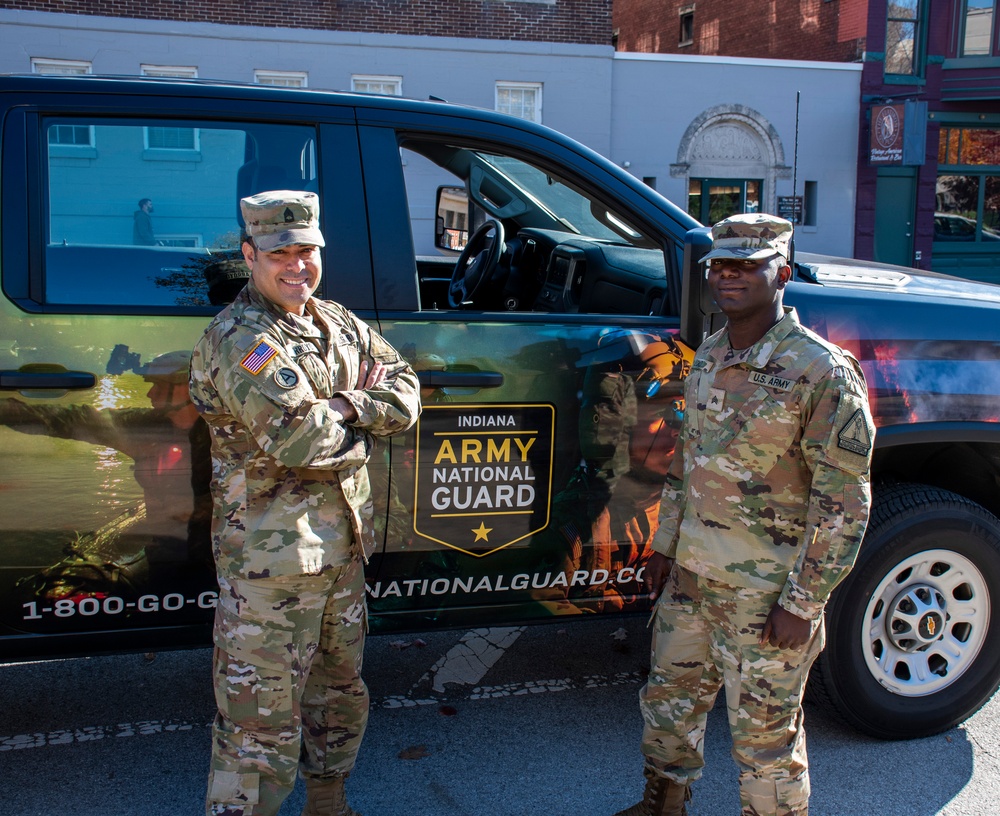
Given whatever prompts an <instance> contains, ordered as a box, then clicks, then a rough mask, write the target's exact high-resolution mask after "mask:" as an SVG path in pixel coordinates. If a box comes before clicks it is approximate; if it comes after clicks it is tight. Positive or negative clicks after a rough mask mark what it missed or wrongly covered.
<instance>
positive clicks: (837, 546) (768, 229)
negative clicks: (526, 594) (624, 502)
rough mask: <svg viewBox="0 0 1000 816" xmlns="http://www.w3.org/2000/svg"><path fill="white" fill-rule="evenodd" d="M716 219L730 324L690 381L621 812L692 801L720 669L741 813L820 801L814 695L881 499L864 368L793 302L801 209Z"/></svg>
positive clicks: (715, 282) (722, 303) (713, 277)
mask: <svg viewBox="0 0 1000 816" xmlns="http://www.w3.org/2000/svg"><path fill="white" fill-rule="evenodd" d="M712 235H713V249H712V251H711V252H709V253H708V255H706V256H705V258H704V259H703V260H706V261H708V285H709V287H710V289H711V290H712V294H713V295H714V297H715V300H716V302H717V303H718V305H719V307H720V308H721V309H722V311H723V312H724V313H725V314H726V316H727V318H728V326H727V327H726V328H724V329H723V330H721V331H720V332H718V333H716V334H714V335H712V336H711V337H709V338H708V339H707V340H706V341H705V343H704V344H703V345H702V346H701V348H700V349H699V350H698V353H697V355H696V357H695V361H694V363H693V366H692V373H691V375H690V376H689V377H688V379H687V380H686V383H685V401H686V410H685V415H684V421H683V424H682V427H681V431H680V439H679V442H678V445H679V452H682V455H678V456H675V457H674V460H673V462H672V463H671V468H670V474H669V476H668V478H667V483H666V486H665V488H664V494H663V502H662V510H661V517H660V528H659V530H658V532H657V534H656V536H655V537H654V540H653V549H654V550H655V552H654V554H653V555H652V556H651V558H650V561H649V563H648V565H647V568H646V576H645V580H646V584H647V587H648V588H649V590H650V592H651V594H652V595H653V597H656V596H659V601H658V604H657V606H656V610H655V613H654V616H655V629H654V634H653V643H652V667H651V671H650V675H649V679H648V681H647V683H646V685H645V686H644V687H643V689H642V691H641V693H640V706H641V710H642V714H643V719H644V722H645V728H644V732H643V740H642V749H643V753H644V754H645V757H646V762H645V769H644V773H645V776H646V779H647V782H646V789H645V794H644V797H643V800H642V801H641V802H639V803H638V804H636V805H633V806H632V807H631V808H628V809H627V810H624V811H621V813H620V814H619V815H618V816H653V814H656V816H668V814H669V816H683V814H685V813H686V809H685V805H684V802H685V801H686V799H688V798H690V789H689V785H690V783H691V782H693V781H694V780H695V779H697V778H698V777H699V776H700V775H701V770H702V766H703V765H704V758H703V753H702V751H703V744H704V734H705V720H706V716H707V715H708V712H709V710H710V709H711V708H712V706H713V703H714V701H715V696H716V694H717V693H718V691H719V689H720V688H721V687H723V686H724V687H725V689H726V701H727V704H728V712H729V727H730V731H731V733H732V738H733V756H734V758H735V759H736V763H737V765H738V767H739V774H740V776H739V779H740V802H741V806H742V814H743V816H804V814H807V813H808V808H809V775H808V764H807V759H806V743H805V733H804V731H803V717H802V705H801V703H802V695H803V692H804V689H805V683H806V678H807V676H808V674H809V669H810V667H811V666H812V663H813V661H814V660H815V658H816V655H817V654H819V652H820V651H821V650H822V648H823V643H824V628H823V609H824V605H825V604H826V601H827V599H828V598H829V597H830V593H831V592H832V591H833V589H834V587H835V586H836V585H837V584H838V583H839V582H840V581H841V580H842V579H843V578H844V576H845V575H846V574H847V572H848V571H849V570H850V568H851V566H852V565H853V563H854V559H855V556H856V555H857V551H858V547H859V546H860V544H861V538H862V536H863V534H864V530H865V526H866V524H867V520H868V509H869V505H870V503H871V491H870V486H869V483H868V470H869V464H870V459H871V448H872V441H873V438H874V426H873V424H872V419H871V413H870V411H869V407H868V401H867V390H866V387H865V381H864V376H863V374H862V371H861V367H860V365H859V364H858V362H857V360H856V359H855V358H854V357H853V356H851V354H849V353H848V352H846V351H844V350H843V349H840V348H838V347H837V346H835V345H833V344H831V343H828V342H827V341H825V340H823V339H822V338H820V337H818V336H817V335H815V334H813V333H812V332H811V331H809V330H808V329H806V328H804V327H803V326H802V325H801V324H800V323H799V322H798V318H797V316H796V313H795V311H794V310H793V309H789V308H785V307H783V305H782V291H783V289H784V287H785V284H786V282H787V281H788V280H789V278H790V276H791V269H790V268H789V266H788V262H787V260H786V259H787V258H788V252H789V243H790V239H791V236H792V225H791V223H790V222H788V221H785V220H784V219H780V218H775V217H774V216H769V215H738V216H734V217H732V218H729V219H726V220H724V221H721V222H719V223H718V224H716V225H715V226H714V227H713V228H712Z"/></svg>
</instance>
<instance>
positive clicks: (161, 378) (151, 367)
mask: <svg viewBox="0 0 1000 816" xmlns="http://www.w3.org/2000/svg"><path fill="white" fill-rule="evenodd" d="M190 365H191V352H190V351H168V352H167V353H166V354H161V355H160V356H159V357H154V358H153V359H152V360H150V361H149V362H148V363H146V365H144V366H143V367H142V368H140V369H139V373H140V374H141V375H142V378H143V379H144V380H146V381H147V382H166V383H175V384H177V385H180V384H182V383H187V381H188V368H189V367H190Z"/></svg>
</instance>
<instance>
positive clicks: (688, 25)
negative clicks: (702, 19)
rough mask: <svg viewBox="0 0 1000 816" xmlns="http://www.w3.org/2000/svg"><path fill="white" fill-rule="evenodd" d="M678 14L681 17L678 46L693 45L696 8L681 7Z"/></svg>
mask: <svg viewBox="0 0 1000 816" xmlns="http://www.w3.org/2000/svg"><path fill="white" fill-rule="evenodd" d="M677 13H678V14H679V15H680V33H679V34H678V36H677V44H678V45H691V44H692V43H693V42H694V6H681V7H680V9H679V10H678V12H677Z"/></svg>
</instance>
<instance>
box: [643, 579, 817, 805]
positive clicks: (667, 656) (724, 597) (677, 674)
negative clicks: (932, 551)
mask: <svg viewBox="0 0 1000 816" xmlns="http://www.w3.org/2000/svg"><path fill="white" fill-rule="evenodd" d="M778 594H779V593H778V591H777V590H775V591H773V592H769V591H761V590H756V589H747V588H745V587H731V586H727V585H725V584H720V583H718V582H717V581H711V580H709V579H706V578H703V577H701V576H699V575H696V574H695V573H692V572H690V571H688V570H686V569H683V568H682V567H680V566H675V567H674V569H673V572H672V573H671V575H670V578H669V580H668V581H667V584H666V586H665V587H664V589H663V594H662V595H661V596H660V600H659V602H658V604H657V606H656V609H655V611H654V616H655V629H654V632H653V642H652V662H651V667H652V668H651V671H650V674H649V680H648V681H647V683H646V685H645V686H644V687H643V689H642V691H641V692H640V708H641V710H642V715H643V720H644V722H645V726H644V729H643V739H642V751H643V753H644V754H645V756H646V759H647V762H648V763H649V764H650V765H652V766H653V768H654V769H656V770H657V771H658V772H660V773H662V774H663V775H664V776H666V777H669V778H671V779H673V780H674V781H675V782H679V783H681V784H689V783H691V782H693V781H694V780H696V779H697V778H698V777H700V776H701V771H702V768H703V766H704V764H705V760H704V756H703V750H704V741H705V723H706V718H707V716H708V712H709V711H710V710H711V709H712V707H713V705H714V703H715V698H716V695H717V694H718V692H719V689H720V688H721V687H722V686H723V685H724V686H725V689H726V703H727V709H728V714H729V730H730V733H731V734H732V740H733V757H734V759H735V760H736V764H737V766H738V768H739V781H740V804H741V807H742V810H741V814H742V816H805V814H807V813H808V812H809V766H808V759H807V757H806V739H805V730H804V728H803V714H802V705H801V703H802V695H803V692H804V691H805V685H806V679H807V678H808V675H809V669H810V668H811V667H812V664H813V661H814V660H815V659H816V656H817V655H818V654H819V653H820V652H821V651H822V649H823V645H824V642H825V630H824V626H823V623H822V620H819V621H816V622H815V623H814V625H813V629H812V634H811V636H810V639H809V641H808V642H807V643H806V645H805V646H803V647H802V649H801V650H784V649H776V648H774V647H772V646H761V645H760V644H759V642H758V638H759V636H760V633H761V631H762V629H763V626H764V621H765V619H766V618H767V615H768V612H769V611H770V609H771V607H772V606H773V605H774V602H775V601H776V600H777V598H778Z"/></svg>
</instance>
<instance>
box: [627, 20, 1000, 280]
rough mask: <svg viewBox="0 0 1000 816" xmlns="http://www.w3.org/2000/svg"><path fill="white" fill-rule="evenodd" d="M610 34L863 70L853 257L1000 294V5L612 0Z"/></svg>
mask: <svg viewBox="0 0 1000 816" xmlns="http://www.w3.org/2000/svg"><path fill="white" fill-rule="evenodd" d="M613 26H614V38H615V43H616V49H617V50H619V51H622V52H626V51H627V52H652V53H663V54H690V55H717V56H728V57H756V58H766V59H777V60H788V59H810V60H827V61H832V62H861V63H862V77H861V99H860V108H859V111H858V165H857V174H856V178H855V184H856V210H855V236H854V254H855V256H857V257H859V258H867V259H874V260H879V261H885V262H889V263H898V264H904V265H907V266H910V265H913V266H918V267H922V268H930V269H934V270H937V271H941V272H949V273H953V274H958V275H962V276H967V277H975V278H980V279H984V280H990V281H994V282H1000V13H998V10H997V0H895V2H893V0H742V2H740V3H732V2H726V0H694V1H693V2H692V1H691V0H688V2H676V0H674V1H672V2H668V3H662V2H659V3H658V2H656V0H615V7H614V14H613ZM804 93H808V90H807V89H805V90H804ZM880 140H881V141H880ZM887 140H888V142H887ZM883 142H887V143H891V144H889V146H888V147H887V146H886V145H885V144H883ZM795 192H796V194H802V191H800V190H797V191H795ZM805 194H806V196H808V190H806V191H805Z"/></svg>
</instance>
